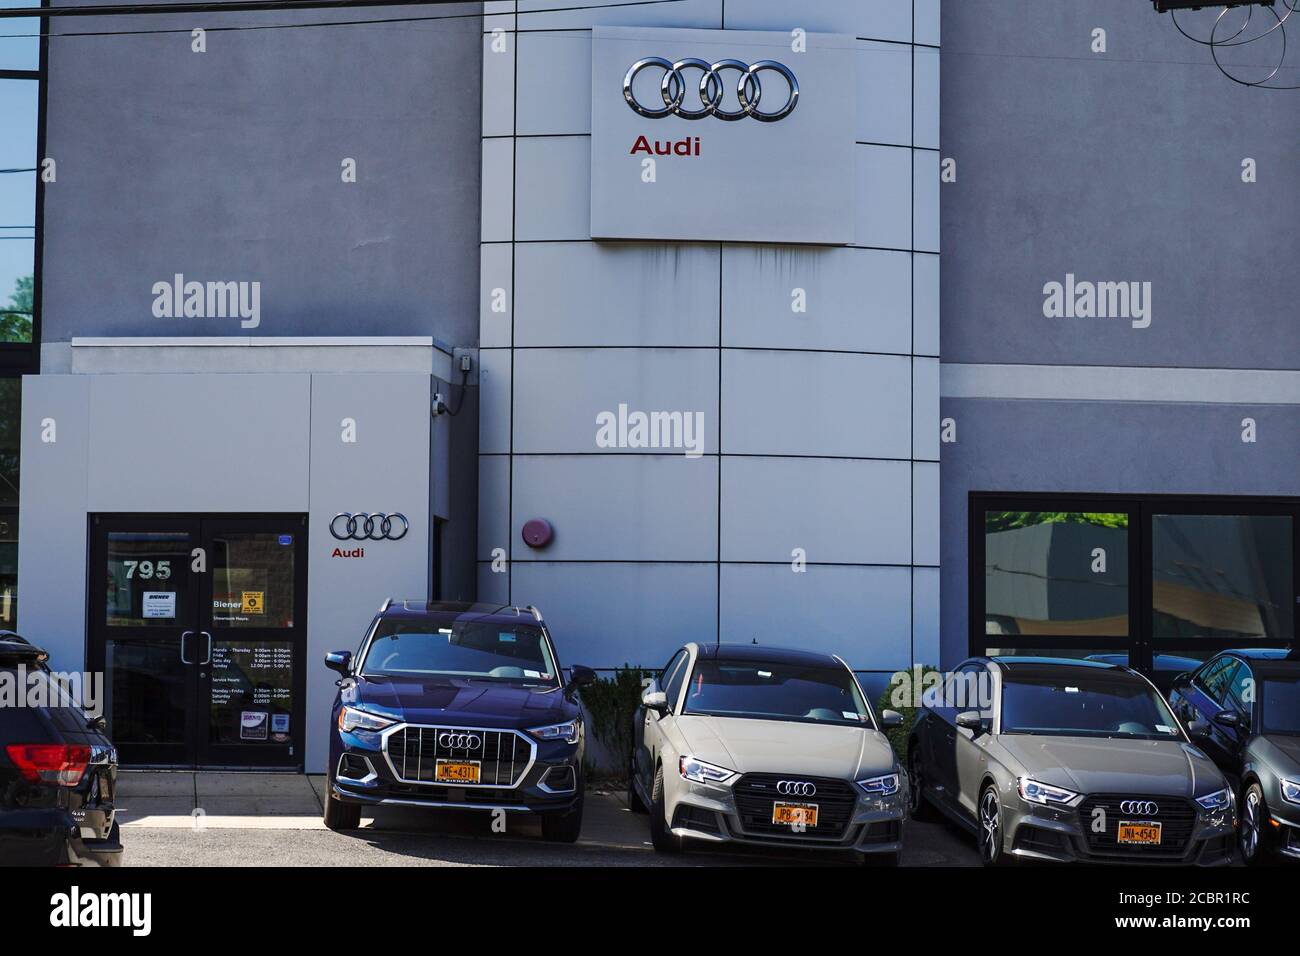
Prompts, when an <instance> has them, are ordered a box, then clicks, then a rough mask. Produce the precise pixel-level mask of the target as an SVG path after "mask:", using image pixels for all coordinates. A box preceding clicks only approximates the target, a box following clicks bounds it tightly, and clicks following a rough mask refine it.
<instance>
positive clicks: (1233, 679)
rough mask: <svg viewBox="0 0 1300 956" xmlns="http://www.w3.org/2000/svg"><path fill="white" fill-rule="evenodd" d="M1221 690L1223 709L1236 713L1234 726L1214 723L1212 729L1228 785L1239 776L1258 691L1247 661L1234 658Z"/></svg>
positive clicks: (1234, 781) (1236, 780)
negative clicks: (1229, 673) (1217, 733)
mask: <svg viewBox="0 0 1300 956" xmlns="http://www.w3.org/2000/svg"><path fill="white" fill-rule="evenodd" d="M1224 691H1225V697H1224V708H1223V709H1224V710H1227V711H1230V712H1231V713H1234V714H1236V715H1237V726H1236V727H1227V726H1223V725H1219V724H1216V725H1215V729H1216V730H1217V731H1218V732H1219V735H1220V739H1219V741H1217V745H1218V746H1221V747H1222V748H1223V756H1224V763H1223V764H1222V765H1221V767H1222V769H1223V772H1224V773H1225V774H1227V776H1228V778H1229V779H1230V781H1231V782H1232V785H1233V786H1234V787H1236V785H1237V782H1238V781H1239V780H1240V779H1241V767H1242V763H1243V762H1244V760H1245V754H1246V744H1247V742H1248V741H1249V740H1250V735H1251V714H1252V713H1253V711H1254V709H1255V707H1254V703H1255V695H1256V694H1257V693H1258V692H1259V687H1258V685H1257V684H1256V682H1255V674H1254V671H1253V670H1252V669H1251V667H1250V664H1249V663H1248V662H1247V661H1238V662H1237V667H1236V668H1235V669H1234V670H1233V671H1232V673H1231V675H1230V676H1229V678H1228V680H1227V681H1226V682H1225V684H1224Z"/></svg>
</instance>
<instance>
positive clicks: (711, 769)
mask: <svg viewBox="0 0 1300 956" xmlns="http://www.w3.org/2000/svg"><path fill="white" fill-rule="evenodd" d="M677 769H678V771H679V772H680V773H681V775H682V776H683V777H685V778H686V779H687V780H690V781H693V782H694V783H726V782H727V781H728V780H730V779H731V778H732V777H734V776H735V775H736V774H735V771H733V770H728V769H727V768H726V767H719V766H718V765H717V764H711V763H705V762H704V761H703V760H696V759H695V758H694V757H681V758H679V759H678V761H677Z"/></svg>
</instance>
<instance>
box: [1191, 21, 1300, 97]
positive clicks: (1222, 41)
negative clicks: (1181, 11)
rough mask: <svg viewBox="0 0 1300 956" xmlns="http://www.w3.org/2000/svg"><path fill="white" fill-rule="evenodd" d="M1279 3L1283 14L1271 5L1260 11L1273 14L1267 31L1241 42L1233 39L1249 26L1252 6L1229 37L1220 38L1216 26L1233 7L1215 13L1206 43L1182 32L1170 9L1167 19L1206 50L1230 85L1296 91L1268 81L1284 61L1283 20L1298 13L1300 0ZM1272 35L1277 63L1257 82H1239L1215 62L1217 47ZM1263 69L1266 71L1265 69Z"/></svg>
mask: <svg viewBox="0 0 1300 956" xmlns="http://www.w3.org/2000/svg"><path fill="white" fill-rule="evenodd" d="M1281 3H1282V7H1283V9H1284V10H1286V12H1285V13H1283V14H1279V13H1278V12H1277V10H1275V9H1274V8H1273V6H1272V5H1271V4H1270V5H1267V6H1264V7H1263V9H1265V10H1267V11H1268V12H1269V13H1271V14H1272V15H1273V19H1274V20H1275V21H1276V22H1274V23H1273V24H1272V25H1270V26H1268V27H1267V29H1265V30H1263V31H1262V32H1260V33H1256V34H1255V35H1254V36H1247V37H1246V38H1245V39H1240V40H1239V39H1237V38H1238V37H1240V36H1242V34H1244V33H1245V32H1246V30H1247V28H1248V27H1249V26H1250V23H1251V20H1252V18H1253V17H1254V12H1255V7H1254V6H1248V7H1246V8H1245V12H1246V15H1245V17H1243V18H1242V21H1241V25H1240V26H1239V27H1238V28H1237V30H1236V32H1235V33H1232V34H1230V35H1229V36H1225V37H1220V36H1219V27H1220V25H1222V24H1223V21H1224V18H1225V17H1226V16H1227V15H1228V11H1229V10H1232V9H1234V8H1233V7H1227V6H1225V7H1224V8H1223V9H1222V10H1220V11H1219V14H1218V16H1216V17H1215V18H1214V25H1213V26H1212V27H1211V28H1210V36H1209V39H1206V40H1203V39H1201V38H1200V37H1195V36H1192V34H1190V33H1188V32H1187V31H1186V30H1185V29H1183V25H1182V24H1181V23H1179V22H1178V16H1177V13H1176V11H1174V10H1170V11H1169V19H1170V20H1171V21H1173V24H1174V27H1175V29H1177V30H1178V32H1179V33H1181V34H1182V35H1183V36H1185V37H1186V38H1187V39H1189V40H1191V41H1192V42H1193V43H1198V44H1200V45H1201V46H1207V47H1209V48H1210V58H1211V59H1212V60H1213V61H1214V65H1215V66H1216V67H1218V70H1219V72H1220V73H1222V74H1223V75H1224V76H1226V77H1227V78H1228V79H1229V80H1231V81H1232V82H1233V83H1236V84H1238V85H1240V86H1245V87H1250V88H1251V89H1256V90H1300V84H1286V85H1282V84H1277V83H1273V82H1270V81H1271V80H1272V79H1273V78H1274V77H1275V76H1277V74H1278V73H1279V71H1281V69H1282V66H1283V64H1284V63H1285V62H1286V54H1287V36H1286V23H1287V20H1289V19H1290V18H1291V14H1293V13H1295V12H1296V11H1297V10H1300V0H1281ZM1274 32H1276V33H1277V34H1278V36H1279V37H1281V47H1282V49H1281V52H1280V53H1279V54H1278V58H1277V63H1275V64H1274V65H1273V68H1272V69H1271V70H1269V73H1268V75H1267V76H1265V77H1263V78H1262V79H1258V80H1245V79H1242V78H1241V77H1240V76H1237V75H1236V74H1235V73H1233V72H1232V71H1230V70H1229V69H1228V68H1227V67H1225V66H1224V65H1223V62H1222V61H1221V60H1220V59H1219V50H1220V48H1224V47H1227V48H1231V47H1238V46H1246V45H1247V44H1250V43H1255V42H1257V41H1259V40H1262V39H1264V37H1266V36H1268V35H1270V34H1271V33H1274ZM1240 68H1241V67H1240V66H1237V69H1240ZM1264 68H1265V69H1267V67H1264Z"/></svg>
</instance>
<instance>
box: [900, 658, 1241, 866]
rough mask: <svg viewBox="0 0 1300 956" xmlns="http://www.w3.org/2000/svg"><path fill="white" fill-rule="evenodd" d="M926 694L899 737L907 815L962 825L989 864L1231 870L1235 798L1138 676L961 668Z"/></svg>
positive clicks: (1112, 668)
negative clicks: (904, 736) (939, 815)
mask: <svg viewBox="0 0 1300 956" xmlns="http://www.w3.org/2000/svg"><path fill="white" fill-rule="evenodd" d="M927 694H929V695H931V699H929V700H925V699H924V698H923V700H922V703H923V704H924V707H923V709H922V710H921V712H920V715H919V716H918V718H917V721H916V724H915V725H914V727H913V729H912V732H911V734H910V735H909V746H908V768H909V776H910V778H911V784H912V790H911V791H910V792H911V795H912V796H911V807H910V809H911V812H912V816H913V817H915V818H916V819H924V818H925V817H926V816H927V815H928V814H929V813H930V812H931V810H932V809H933V808H937V809H938V810H940V811H942V812H943V813H945V814H946V815H948V816H949V817H951V818H952V819H954V820H955V821H957V822H958V823H960V824H961V825H963V826H965V827H966V828H968V829H969V830H971V831H972V832H973V833H974V834H975V835H976V837H977V840H978V845H979V851H980V858H981V859H982V860H983V862H984V863H985V864H986V865H995V864H1000V863H1007V862H1011V861H1013V860H1018V859H1025V860H1030V859H1036V860H1054V861H1060V862H1065V861H1086V862H1092V863H1174V864H1199V865H1221V864H1226V863H1228V862H1230V861H1231V859H1232V857H1233V853H1234V846H1235V840H1234V828H1235V824H1236V816H1235V807H1236V804H1235V798H1234V796H1233V793H1232V790H1231V789H1230V788H1229V786H1228V783H1227V781H1226V780H1225V779H1224V777H1223V774H1222V773H1220V772H1219V770H1218V769H1217V768H1216V767H1215V765H1214V764H1213V763H1212V762H1211V761H1210V759H1209V758H1208V757H1207V756H1206V755H1205V754H1204V753H1202V752H1201V750H1200V749H1198V748H1197V747H1196V746H1195V745H1194V744H1193V743H1192V741H1191V740H1190V739H1189V738H1188V736H1187V732H1186V731H1185V729H1184V728H1183V726H1182V725H1181V724H1180V723H1179V721H1178V718H1177V717H1175V716H1174V714H1173V712H1172V711H1171V710H1170V709H1169V706H1168V705H1167V704H1166V703H1165V701H1164V699H1163V698H1162V697H1161V696H1160V692H1159V691H1157V690H1156V688H1155V686H1154V685H1153V684H1152V683H1151V682H1150V681H1149V680H1147V679H1146V678H1145V677H1143V676H1142V675H1141V674H1139V673H1138V672H1137V671H1134V670H1130V669H1129V668H1127V667H1122V666H1119V665H1117V664H1103V663H1097V662H1092V661H1079V660H1066V659H1052V658H1033V657H993V658H972V659H971V660H968V661H966V662H964V663H963V664H961V665H960V666H959V667H957V669H956V670H955V671H954V672H953V673H951V674H949V675H947V677H946V679H945V680H944V681H943V682H942V684H941V685H938V686H936V687H934V688H931V689H930V690H928V691H927Z"/></svg>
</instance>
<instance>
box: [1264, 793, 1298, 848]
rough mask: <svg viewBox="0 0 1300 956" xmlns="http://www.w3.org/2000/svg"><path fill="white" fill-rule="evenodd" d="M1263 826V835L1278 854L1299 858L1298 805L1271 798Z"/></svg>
mask: <svg viewBox="0 0 1300 956" xmlns="http://www.w3.org/2000/svg"><path fill="white" fill-rule="evenodd" d="M1268 811H1269V812H1268V817H1269V819H1268V820H1267V821H1266V822H1265V824H1264V826H1265V827H1266V828H1267V830H1266V832H1265V834H1264V837H1265V839H1267V840H1268V841H1269V842H1270V843H1271V844H1272V845H1273V847H1274V849H1276V851H1277V853H1278V854H1279V855H1280V856H1283V857H1286V858H1287V859H1290V860H1300V806H1297V805H1296V804H1294V803H1287V802H1286V801H1284V800H1271V801H1269V804H1268Z"/></svg>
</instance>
